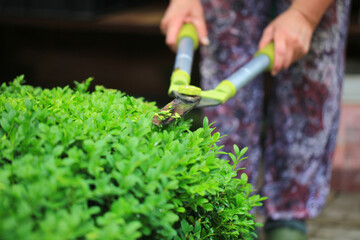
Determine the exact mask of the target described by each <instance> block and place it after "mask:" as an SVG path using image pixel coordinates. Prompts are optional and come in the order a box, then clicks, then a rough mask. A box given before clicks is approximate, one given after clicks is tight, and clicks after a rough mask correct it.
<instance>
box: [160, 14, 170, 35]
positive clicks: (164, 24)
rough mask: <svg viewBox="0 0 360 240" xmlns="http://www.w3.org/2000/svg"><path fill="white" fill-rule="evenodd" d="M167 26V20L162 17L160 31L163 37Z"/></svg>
mask: <svg viewBox="0 0 360 240" xmlns="http://www.w3.org/2000/svg"><path fill="white" fill-rule="evenodd" d="M167 26H168V21H167V18H165V17H163V18H162V19H161V22H160V31H161V33H162V34H164V35H166V29H167Z"/></svg>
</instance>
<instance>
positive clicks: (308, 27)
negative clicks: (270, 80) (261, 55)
mask: <svg viewBox="0 0 360 240" xmlns="http://www.w3.org/2000/svg"><path fill="white" fill-rule="evenodd" d="M315 27H316V23H314V22H312V21H310V20H309V19H308V18H307V17H306V16H305V15H304V14H303V13H302V12H301V11H298V10H297V9H293V8H291V7H290V8H289V9H288V10H287V11H285V12H284V13H282V14H281V15H279V16H278V17H277V18H276V19H275V20H274V21H273V22H271V23H270V24H269V25H268V26H267V27H266V28H265V30H264V32H263V35H262V37H261V39H260V42H259V46H258V47H259V49H262V48H263V47H265V46H266V45H267V44H268V43H270V42H271V41H274V45H275V59H274V67H273V69H272V70H271V74H272V75H273V76H274V75H276V74H277V73H278V72H279V71H281V70H284V69H286V68H288V67H289V66H290V65H291V64H292V63H293V62H295V61H297V60H299V59H300V58H302V57H303V56H305V55H306V54H307V53H308V51H309V48H310V42H311V38H312V34H313V32H314V30H315Z"/></svg>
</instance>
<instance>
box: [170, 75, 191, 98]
mask: <svg viewBox="0 0 360 240" xmlns="http://www.w3.org/2000/svg"><path fill="white" fill-rule="evenodd" d="M189 84H190V75H189V74H188V73H187V72H185V71H183V70H180V69H176V70H174V71H173V73H172V74H171V78H170V87H169V90H168V94H169V95H171V93H172V92H173V91H178V88H179V86H181V85H189Z"/></svg>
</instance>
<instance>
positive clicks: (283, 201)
mask: <svg viewBox="0 0 360 240" xmlns="http://www.w3.org/2000/svg"><path fill="white" fill-rule="evenodd" d="M291 2H292V1H290V0H276V1H269V0H262V1H258V0H204V1H203V7H204V12H205V16H206V21H207V27H208V31H209V38H210V46H209V47H203V48H202V49H201V56H202V59H201V66H200V71H201V75H202V88H203V89H212V88H214V87H215V86H216V85H217V84H218V83H219V82H220V81H221V80H224V79H226V78H227V77H229V76H230V75H231V74H232V73H233V72H235V71H236V70H237V69H239V68H240V67H241V66H242V65H244V64H245V63H247V62H248V61H249V60H250V59H251V58H252V56H253V54H254V53H255V52H256V51H257V44H258V42H259V40H260V37H261V34H262V30H263V29H264V28H265V27H266V26H267V24H268V23H269V22H270V21H271V18H272V17H273V16H276V15H278V14H280V13H281V12H283V11H285V10H286V9H287V8H288V7H289V6H290V4H291ZM349 5H350V0H336V1H334V2H333V3H332V5H331V6H330V7H329V9H328V10H327V11H326V13H325V15H324V16H323V18H322V20H321V22H320V23H319V25H318V27H317V29H316V31H315V33H314V35H313V38H312V43H311V47H310V51H309V53H308V54H307V55H306V56H305V57H303V58H302V59H301V60H300V61H298V62H296V63H294V64H292V65H291V66H290V68H289V69H287V70H285V71H282V72H280V73H279V74H277V76H276V77H275V78H273V79H272V81H271V83H270V84H265V82H264V81H265V80H266V81H268V77H267V78H265V77H264V76H259V77H257V78H256V79H254V80H253V81H252V82H250V83H249V84H247V86H245V87H244V88H243V89H241V90H240V91H239V92H238V93H237V94H236V95H235V96H234V97H233V98H232V99H230V100H229V101H228V102H226V104H224V105H221V106H219V107H216V108H207V109H204V114H205V115H206V116H207V117H208V118H209V120H210V121H215V124H214V126H215V127H216V129H217V130H218V131H219V132H220V133H222V134H223V135H226V137H224V138H222V140H221V141H222V142H221V144H224V145H225V147H224V148H225V149H224V150H226V151H231V150H232V148H233V144H237V145H238V146H239V147H246V146H247V147H248V148H249V150H248V152H247V157H248V159H246V160H244V161H242V162H241V163H240V166H239V167H246V170H245V171H246V173H247V174H248V175H249V177H250V179H251V180H250V181H251V182H252V183H253V184H254V185H255V186H257V190H258V191H260V193H261V194H262V195H265V196H267V197H268V200H266V201H265V202H264V206H263V210H264V211H265V213H266V215H267V216H268V217H270V218H272V219H291V218H297V219H303V218H310V217H315V216H317V215H318V214H319V212H320V211H321V209H322V207H323V206H324V204H325V201H326V197H327V195H328V193H329V182H330V175H331V161H332V157H333V154H334V148H335V143H336V135H337V129H338V123H339V113H340V105H341V92H342V82H343V76H344V50H345V43H346V36H347V25H348V15H349V14H348V13H349ZM268 85H270V87H269V90H268V91H264V86H268ZM265 92H266V93H268V96H267V97H266V101H264V97H265ZM264 109H266V111H265V110H264ZM261 159H263V168H262V169H263V171H261V172H262V174H263V183H262V184H261V185H260V184H256V183H257V182H258V181H256V179H258V176H259V163H260V162H261V161H260V160H261Z"/></svg>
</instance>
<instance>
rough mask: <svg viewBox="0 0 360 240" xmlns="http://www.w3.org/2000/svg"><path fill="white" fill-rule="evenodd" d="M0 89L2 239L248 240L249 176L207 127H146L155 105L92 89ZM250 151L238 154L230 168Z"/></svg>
mask: <svg viewBox="0 0 360 240" xmlns="http://www.w3.org/2000/svg"><path fill="white" fill-rule="evenodd" d="M22 82H23V77H18V78H17V79H15V80H14V81H13V82H12V83H10V84H2V85H1V86H0V219H1V221H0V238H1V239H2V238H4V239H109V240H111V239H130V240H131V239H139V238H140V239H141V238H144V239H247V238H249V237H250V236H251V230H252V229H253V227H254V225H255V223H254V221H253V216H252V215H251V214H249V211H250V210H251V209H252V208H253V207H254V206H258V205H260V204H261V201H262V200H263V198H260V197H259V196H258V195H252V196H251V192H252V187H251V185H250V184H249V183H248V179H247V176H246V174H242V175H241V178H240V179H235V178H233V176H235V175H236V172H235V171H234V170H235V168H233V167H232V166H230V165H229V164H228V163H227V162H226V161H223V160H221V159H219V158H218V156H219V153H220V148H221V147H219V146H217V145H216V144H217V142H218V140H219V139H220V137H221V136H220V134H219V133H218V132H215V133H214V132H213V130H214V129H213V128H211V124H210V123H209V122H208V119H207V118H204V121H203V127H202V128H199V129H198V130H196V131H194V132H191V131H190V130H189V123H188V122H185V121H184V120H180V121H178V122H177V123H176V124H172V125H169V126H167V127H163V128H157V127H154V126H153V125H152V122H151V121H152V117H153V115H154V113H155V112H157V111H158V109H157V108H156V107H155V104H154V103H148V102H145V101H143V100H142V99H136V98H133V97H130V96H126V95H124V94H123V93H121V92H119V91H116V90H110V89H106V88H104V87H102V86H96V87H95V91H94V92H91V93H90V92H88V89H89V87H90V83H91V79H88V80H86V81H85V82H83V83H77V82H76V83H75V85H76V87H75V89H76V90H75V91H74V90H72V89H70V88H69V87H64V88H54V89H41V88H34V87H31V86H27V85H22ZM245 152H246V149H243V150H239V149H238V148H237V147H236V146H234V153H235V154H230V157H231V158H232V160H233V161H234V163H235V165H236V164H237V163H238V162H240V161H242V160H243V159H245V158H246V157H245V155H244V154H245Z"/></svg>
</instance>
